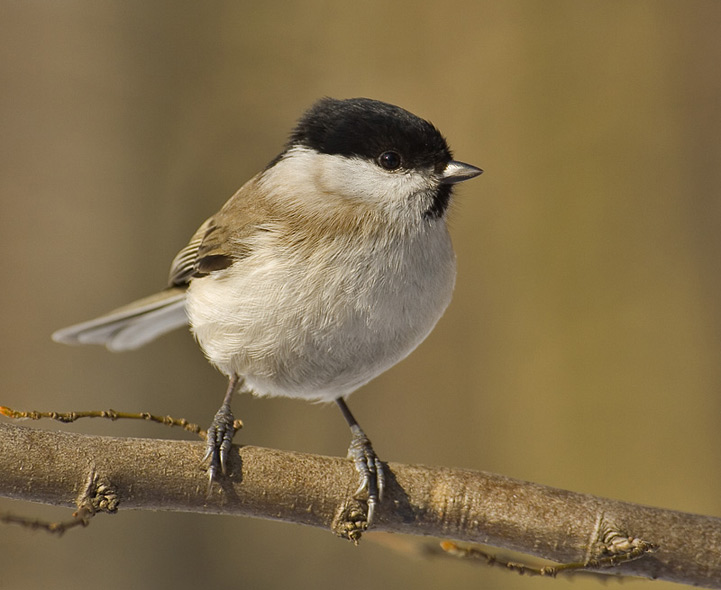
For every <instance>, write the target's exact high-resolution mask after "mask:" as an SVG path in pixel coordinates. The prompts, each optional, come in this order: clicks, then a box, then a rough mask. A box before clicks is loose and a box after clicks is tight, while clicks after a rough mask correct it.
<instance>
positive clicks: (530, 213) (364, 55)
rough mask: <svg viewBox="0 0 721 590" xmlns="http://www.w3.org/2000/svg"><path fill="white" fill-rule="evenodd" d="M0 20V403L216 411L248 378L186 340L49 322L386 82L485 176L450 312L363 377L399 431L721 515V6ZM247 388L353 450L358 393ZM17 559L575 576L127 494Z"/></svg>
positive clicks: (18, 574)
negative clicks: (304, 133) (78, 335)
mask: <svg viewBox="0 0 721 590" xmlns="http://www.w3.org/2000/svg"><path fill="white" fill-rule="evenodd" d="M0 23H1V24H0V80H1V81H2V92H0V129H2V133H1V135H0V248H1V249H2V252H3V256H2V262H1V263H0V268H1V269H2V275H3V277H4V280H3V281H2V289H1V291H0V302H1V303H2V305H0V324H1V325H2V337H1V338H0V391H1V392H2V394H1V395H0V404H3V405H8V406H11V407H17V408H21V409H41V410H56V411H67V410H82V409H106V408H115V409H118V410H126V411H141V410H145V411H150V412H154V413H158V414H171V415H173V416H178V417H185V418H187V419H189V420H192V421H196V422H199V423H200V424H203V425H207V424H208V423H209V422H210V420H211V419H212V416H213V414H214V413H215V411H216V409H217V407H218V405H219V403H220V401H221V398H222V395H223V391H224V388H225V380H224V379H223V377H222V376H220V375H219V374H217V373H216V372H215V371H214V370H213V369H212V368H211V367H210V366H209V365H208V364H207V363H206V361H205V360H204V358H203V356H202V354H201V353H200V351H199V350H198V349H197V347H196V345H195V344H194V342H193V341H192V338H191V337H190V335H189V334H188V333H183V332H178V333H175V334H172V335H169V336H167V337H164V338H162V339H161V340H158V341H156V342H154V343H152V344H151V345H149V346H147V347H146V348H143V349H141V350H140V351H137V352H133V353H126V354H121V355H113V354H110V353H108V352H107V351H105V350H104V349H101V348H70V347H63V346H60V345H57V344H54V343H53V342H51V341H50V333H51V332H52V331H53V330H55V329H57V328H60V327H62V326H65V325H67V324H70V323H75V322H77V321H80V320H85V319H88V318H90V317H93V316H95V315H96V314H99V313H102V312H105V311H107V310H109V309H111V308H113V307H116V306H119V305H121V304H124V303H126V302H128V301H130V300H132V299H134V298H137V297H141V296H143V295H146V294H149V293H152V292H154V291H156V290H158V289H160V288H162V287H163V286H164V285H165V279H166V273H167V270H168V267H169V264H170V261H171V259H172V258H173V256H174V255H175V254H176V252H177V251H178V250H179V249H180V248H181V247H182V246H184V245H185V243H186V241H187V239H188V238H189V236H190V235H191V234H192V232H193V231H194V230H195V229H196V227H197V226H198V225H199V224H200V223H201V222H202V221H203V220H204V219H205V218H206V217H207V216H209V215H210V214H212V213H214V212H215V211H216V210H217V209H218V208H219V207H220V205H221V204H222V203H223V202H224V201H225V200H226V199H227V198H228V197H229V196H230V195H231V194H232V193H233V192H234V191H235V190H236V189H237V188H238V187H239V186H240V185H241V184H243V183H244V182H245V181H246V180H247V179H248V178H250V177H251V176H252V175H253V174H254V173H255V172H257V171H258V170H259V169H260V168H261V167H262V166H264V165H265V164H266V163H267V162H268V161H269V160H270V159H271V158H273V156H275V155H276V154H277V153H278V152H279V151H280V150H281V148H282V146H283V144H284V142H285V139H286V136H287V133H288V132H289V130H290V128H291V126H292V125H293V123H294V121H295V119H296V118H297V117H298V116H299V115H300V114H301V113H302V112H303V110H304V109H306V108H307V107H308V106H309V105H310V104H311V103H312V102H313V101H314V100H315V99H317V98H318V97H321V96H324V95H329V96H334V97H339V98H345V97H352V96H369V97H373V98H377V99H381V100H385V101H388V102H392V103H395V104H398V105H401V106H403V107H405V108H406V109H408V110H410V111H412V112H414V113H416V114H418V115H420V116H422V117H425V118H428V119H430V120H431V121H433V122H434V123H435V124H436V125H437V126H438V127H439V128H440V129H441V130H442V131H443V133H444V134H445V135H446V136H447V137H448V138H449V141H450V143H451V146H452V147H453V149H454V152H455V155H456V156H457V157H458V158H459V159H461V160H464V161H467V162H470V163H473V164H476V165H478V166H480V167H482V168H484V169H485V171H486V173H485V174H484V175H483V176H482V177H480V178H479V179H477V180H474V181H473V182H470V183H467V184H464V185H462V186H460V187H459V189H458V191H457V198H456V200H455V204H454V207H453V211H452V214H451V221H450V224H451V231H452V235H453V239H454V243H455V246H456V251H457V254H458V281H457V286H456V292H455V298H454V301H453V303H452V305H451V307H450V308H449V310H448V311H447V313H446V315H445V316H444V318H443V319H442V320H441V321H440V323H439V324H438V326H437V328H436V330H435V331H434V332H433V334H432V335H431V336H430V337H429V338H428V340H427V341H426V342H425V343H424V344H423V345H422V346H421V347H420V348H419V349H418V350H417V351H416V352H415V353H414V354H413V355H411V356H410V357H409V358H408V359H407V360H406V361H404V362H403V363H401V364H400V365H399V366H397V367H395V368H394V369H392V370H391V371H389V372H388V373H386V374H384V375H383V376H381V377H379V378H378V379H376V380H375V381H374V382H372V383H371V384H369V385H368V386H366V387H365V388H363V390H361V391H360V392H358V393H357V394H355V395H354V396H353V398H351V407H352V408H353V411H354V412H355V414H356V415H357V417H358V419H359V421H360V422H361V424H363V426H364V428H365V430H366V431H367V432H368V434H369V436H370V437H371V439H372V440H373V442H374V446H375V448H376V450H377V451H378V453H379V455H380V456H381V457H382V458H383V459H385V460H388V461H401V462H409V463H425V464H434V465H445V466H456V467H464V468H472V469H483V470H488V471H494V472H498V473H502V474H505V475H508V476H512V477H516V478H521V479H525V480H531V481H535V482H539V483H543V484H548V485H552V486H556V487H561V488H567V489H571V490H576V491H581V492H589V493H593V494H597V495H601V496H607V497H612V498H618V499H622V500H628V501H632V502H637V503H642V504H650V505H654V506H660V507H665V508H671V509H676V510H682V511H688V512H696V513H702V514H708V515H716V516H719V515H721V495H720V494H719V492H718V490H719V489H720V488H721V429H720V428H719V424H720V423H721V363H720V361H721V260H720V257H719V253H720V251H721V199H720V198H719V196H720V194H721V108H719V105H720V104H721V75H720V74H719V63H721V36H719V34H718V32H719V30H721V4H720V3H719V2H717V1H714V0H709V1H701V0H687V1H686V2H683V3H681V2H675V1H670V0H669V1H666V0H636V1H634V2H625V1H622V0H594V1H580V0H543V1H539V0H516V1H509V2H495V1H491V0H457V1H456V2H454V3H452V4H446V5H442V4H440V3H438V2H428V1H425V0H413V1H405V0H403V1H398V2H392V3H390V2H380V1H372V2H354V3H342V2H335V3H334V2H327V1H325V2H324V1H308V2H295V1H287V2H284V3H282V5H281V3H273V2H267V3H262V2H240V1H210V2H203V3H195V2H184V3H183V2H167V1H155V2H138V1H135V0H130V1H123V2H110V1H103V2H95V1H90V0H77V1H73V0H67V1H64V2H43V1H32V0H28V1H23V2H19V1H13V0H8V1H5V2H2V3H0ZM234 409H235V411H236V415H237V416H238V417H242V419H243V420H244V422H245V428H244V429H243V430H242V431H241V432H240V433H239V435H238V436H237V438H236V442H240V443H246V444H255V445H263V446H271V447H277V448H282V449H293V450H299V451H307V452H315V453H323V454H330V455H344V454H345V452H346V448H347V445H348V442H349V437H348V431H347V428H346V426H345V424H344V422H343V419H342V418H341V416H340V414H339V412H338V411H337V409H336V408H335V407H332V406H319V405H311V404H307V403H303V402H300V401H291V400H282V399H276V400H267V399H262V400H258V399H252V398H250V396H244V397H242V398H238V399H236V401H235V404H234ZM31 426H33V427H40V428H52V429H59V428H65V429H71V430H74V431H80V432H93V433H102V434H109V435H117V436H147V437H180V438H183V437H187V436H188V435H184V434H183V433H176V432H173V431H171V430H170V429H166V428H163V427H160V426H153V425H149V424H132V423H100V422H96V423H87V422H86V423H77V424H74V425H71V426H60V425H57V424H32V425H31ZM0 510H3V511H7V510H9V511H12V512H13V513H14V514H23V515H28V516H42V517H46V518H53V519H61V518H67V517H68V515H69V511H68V510H60V509H51V508H47V507H43V506H36V505H31V504H23V503H19V502H10V501H7V500H3V501H0ZM0 568H1V569H2V578H0V587H2V588H9V589H21V590H24V589H31V588H39V587H54V588H61V587H68V588H70V587H72V588H90V587H96V586H97V585H98V582H101V583H102V585H103V587H104V588H106V589H107V590H115V589H121V588H122V589H125V588H129V587H133V588H153V589H165V588H168V589H170V588H173V589H185V588H198V587H209V588H212V587H235V586H237V587H244V588H288V587H293V588H299V589H306V588H308V589H310V588H331V587H337V586H338V585H339V580H342V585H343V587H344V588H346V589H347V590H353V589H356V588H366V587H368V586H369V585H370V584H372V585H373V586H376V587H380V588H394V587H398V586H400V585H401V584H402V585H403V586H404V587H409V588H419V589H421V588H438V587H441V586H443V587H446V588H455V587H461V588H464V587H468V588H499V589H504V588H521V589H524V588H534V589H536V588H546V587H548V588H551V587H553V588H557V587H558V585H559V584H561V585H564V584H567V582H560V581H552V580H538V579H529V578H521V577H519V576H517V575H514V574H510V573H507V572H504V571H501V570H498V571H496V570H493V569H489V568H478V567H473V566H470V565H467V564H464V563H460V562H455V561H450V560H448V561H437V560H427V561H424V560H417V559H413V558H411V557H409V556H406V555H402V554H399V553H396V552H395V551H393V550H391V549H388V548H387V547H386V546H385V545H383V544H381V543H377V542H373V540H372V536H371V535H368V536H367V538H366V540H365V542H362V543H361V545H360V546H359V547H357V548H356V547H353V546H352V545H351V544H350V543H347V542H344V541H341V540H339V539H337V538H335V537H333V536H332V535H331V534H330V533H329V532H326V531H322V530H314V529H309V528H303V527H298V526H293V525H287V524H281V523H273V522H264V521H257V520H250V519H240V518H231V517H212V516H201V515H192V514H165V513H150V512H143V513H140V512H136V513H133V512H123V511H121V512H120V513H119V514H117V515H115V516H99V517H98V518H96V519H94V520H93V522H92V524H91V526H90V527H89V528H88V529H85V530H74V531H72V532H70V533H68V534H66V535H65V536H64V537H62V538H60V539H58V538H55V537H50V536H49V535H47V534H44V533H40V532H32V531H28V530H24V529H20V528H17V527H4V528H3V531H2V535H0ZM642 584H647V583H646V582H642V581H631V582H628V583H626V584H625V585H624V588H625V589H627V590H634V589H635V588H637V587H640V586H641V585H642ZM574 586H575V587H576V588H597V587H599V582H598V581H595V580H581V579H577V580H575V581H574ZM666 587H669V588H670V587H671V586H670V585H669V584H666V585H665V584H662V583H656V584H654V588H657V589H659V590H660V589H661V588H666Z"/></svg>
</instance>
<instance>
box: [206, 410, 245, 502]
mask: <svg viewBox="0 0 721 590" xmlns="http://www.w3.org/2000/svg"><path fill="white" fill-rule="evenodd" d="M236 430H237V423H236V421H235V418H234V417H233V412H232V411H231V410H230V405H229V404H225V403H224V404H223V405H222V406H220V409H219V410H218V411H217V413H216V414H215V417H214V418H213V422H212V423H211V424H210V428H208V436H207V439H206V444H205V455H204V456H203V462H205V461H208V460H209V464H208V478H209V482H208V491H209V492H210V488H211V486H212V485H213V482H214V481H218V479H219V477H220V475H226V474H227V473H228V458H229V455H230V449H231V447H232V445H233V437H234V436H235V431H236Z"/></svg>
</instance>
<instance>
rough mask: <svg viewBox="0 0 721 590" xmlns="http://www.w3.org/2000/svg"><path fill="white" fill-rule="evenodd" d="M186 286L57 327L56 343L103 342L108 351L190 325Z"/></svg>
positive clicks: (134, 345) (130, 347) (131, 347)
mask: <svg viewBox="0 0 721 590" xmlns="http://www.w3.org/2000/svg"><path fill="white" fill-rule="evenodd" d="M185 290H186V288H185V287H171V288H169V289H166V290H165V291H161V292H160V293H156V294H155V295H151V296H150V297H145V298H144V299H138V300H137V301H134V302H133V303H130V304H129V305H125V306H123V307H120V308H118V309H115V310H113V311H111V312H109V313H106V314H105V315H102V316H100V317H99V318H95V319H94V320H89V321H87V322H83V323H82V324H76V325H74V326H69V327H67V328H63V329H62V330H58V331H57V332H55V333H54V334H53V340H55V342H62V343H63V344H104V345H105V346H106V347H107V348H108V350H112V351H113V352H118V351H121V350H134V349H136V348H140V347H141V346H143V345H144V344H147V343H148V342H150V341H151V340H155V339H156V338H157V337H158V336H161V335H162V334H165V333H166V332H170V331H171V330H175V329H176V328H180V327H182V326H185V325H187V324H188V318H187V316H186V315H185Z"/></svg>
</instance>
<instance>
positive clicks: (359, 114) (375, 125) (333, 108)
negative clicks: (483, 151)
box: [286, 98, 452, 171]
mask: <svg viewBox="0 0 721 590" xmlns="http://www.w3.org/2000/svg"><path fill="white" fill-rule="evenodd" d="M298 145H301V146H306V147H308V148H311V149H314V150H316V151H318V152H320V153H324V154H338V155H341V156H347V157H360V158H367V159H372V160H375V159H376V158H378V157H379V156H380V155H381V154H382V153H384V152H386V151H394V152H396V153H398V154H399V155H400V156H401V167H402V168H405V169H412V168H428V167H430V168H434V169H436V170H437V171H441V170H443V169H444V168H445V166H446V164H447V163H448V162H450V161H451V159H452V155H451V151H450V149H449V148H448V144H447V143H446V140H445V139H444V138H443V136H442V135H441V133H440V132H439V131H438V129H436V128H435V127H434V126H433V125H432V124H431V123H429V122H428V121H425V120H423V119H421V118H419V117H416V116H415V115H414V114H412V113H409V112H408V111H406V110H405V109H402V108H400V107H397V106H394V105H391V104H388V103H385V102H381V101H378V100H372V99H370V98H349V99H346V100H337V99H334V98H322V99H320V100H319V101H318V102H316V103H315V104H314V105H313V106H312V107H311V108H310V109H308V110H307V111H306V112H305V114H304V115H303V116H302V117H301V119H300V120H299V121H298V124H297V125H296V127H295V129H294V130H293V132H292V133H291V136H290V140H289V142H288V145H287V146H286V147H287V149H289V148H291V147H294V146H298Z"/></svg>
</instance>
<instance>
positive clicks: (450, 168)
mask: <svg viewBox="0 0 721 590" xmlns="http://www.w3.org/2000/svg"><path fill="white" fill-rule="evenodd" d="M482 173H483V170H481V169H480V168H476V167H475V166H471V165H470V164H464V163H463V162H457V161H456V160H451V161H450V162H448V164H446V169H445V170H444V171H443V172H441V175H440V180H441V184H455V183H457V182H463V181H464V180H469V179H471V178H475V177H476V176H478V175H479V174H482Z"/></svg>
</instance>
